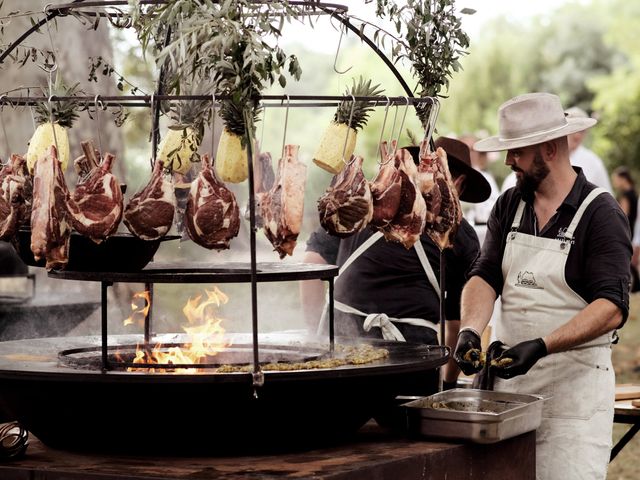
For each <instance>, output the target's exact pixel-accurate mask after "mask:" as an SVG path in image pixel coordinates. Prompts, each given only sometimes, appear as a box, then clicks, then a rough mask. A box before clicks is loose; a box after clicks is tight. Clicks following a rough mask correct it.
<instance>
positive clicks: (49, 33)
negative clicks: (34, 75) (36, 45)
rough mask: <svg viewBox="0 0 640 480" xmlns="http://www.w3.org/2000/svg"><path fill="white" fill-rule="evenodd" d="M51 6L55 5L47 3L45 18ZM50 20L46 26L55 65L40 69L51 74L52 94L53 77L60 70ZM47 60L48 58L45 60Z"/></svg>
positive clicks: (44, 65) (41, 66)
mask: <svg viewBox="0 0 640 480" xmlns="http://www.w3.org/2000/svg"><path fill="white" fill-rule="evenodd" d="M51 5H53V4H52V3H47V4H46V5H45V6H44V9H43V11H44V16H45V17H47V16H48V15H49V8H51ZM49 22H50V20H47V22H46V25H47V34H48V36H49V43H50V44H51V54H52V55H53V65H52V66H51V67H48V66H47V65H46V63H44V62H43V63H42V65H39V64H37V65H38V67H40V68H41V69H42V70H43V71H45V72H46V73H48V74H49V93H51V75H52V74H53V73H54V72H55V71H56V70H58V56H57V55H56V47H55V45H54V44H53V35H52V34H51V26H50V25H49ZM45 60H46V58H45Z"/></svg>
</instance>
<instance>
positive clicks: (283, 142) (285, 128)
mask: <svg viewBox="0 0 640 480" xmlns="http://www.w3.org/2000/svg"><path fill="white" fill-rule="evenodd" d="M285 96H286V97H287V109H286V110H285V112H284V133H283V135H282V157H281V158H284V147H285V144H286V143H285V142H286V140H287V124H288V123H289V106H290V104H291V99H290V98H289V94H286V95H285ZM282 101H283V102H284V99H283V100H282Z"/></svg>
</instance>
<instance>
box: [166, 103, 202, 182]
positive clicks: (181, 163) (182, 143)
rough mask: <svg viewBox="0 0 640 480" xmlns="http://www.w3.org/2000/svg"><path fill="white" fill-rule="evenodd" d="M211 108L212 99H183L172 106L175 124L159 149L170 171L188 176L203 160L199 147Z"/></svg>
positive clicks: (170, 126) (172, 117) (171, 126)
mask: <svg viewBox="0 0 640 480" xmlns="http://www.w3.org/2000/svg"><path fill="white" fill-rule="evenodd" d="M210 106H211V101H210V100H182V101H180V102H179V103H178V104H177V105H176V106H175V107H172V110H171V120H172V124H171V125H169V130H168V131H167V132H166V133H165V135H164V137H163V138H162V141H161V142H160V145H159V147H158V159H160V160H162V162H163V164H164V165H165V167H166V168H167V169H171V170H173V171H174V172H178V173H182V174H185V173H187V172H188V171H189V169H190V168H191V164H192V163H193V162H199V161H200V155H199V153H198V148H199V147H200V143H201V142H202V137H203V135H204V121H205V118H206V116H207V113H208V112H209V111H210Z"/></svg>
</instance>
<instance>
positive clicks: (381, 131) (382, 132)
mask: <svg viewBox="0 0 640 480" xmlns="http://www.w3.org/2000/svg"><path fill="white" fill-rule="evenodd" d="M385 98H386V99H387V104H386V105H385V107H384V118H383V119H382V130H380V139H379V140H378V150H379V153H380V160H381V161H380V162H378V165H386V164H387V163H389V161H390V160H389V159H387V160H385V159H384V158H382V149H381V148H380V145H382V137H383V136H384V129H385V127H386V126H387V115H389V105H391V99H390V98H389V97H387V96H386V95H385Z"/></svg>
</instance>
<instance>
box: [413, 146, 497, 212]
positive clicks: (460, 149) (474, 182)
mask: <svg viewBox="0 0 640 480" xmlns="http://www.w3.org/2000/svg"><path fill="white" fill-rule="evenodd" d="M434 144H435V148H438V147H440V148H442V149H443V150H444V151H445V152H446V153H447V160H448V162H449V169H450V170H452V171H453V172H456V173H457V174H458V175H465V176H466V179H465V187H464V191H463V192H462V195H460V200H462V201H463V202H469V203H481V202H484V201H485V200H486V199H488V198H489V196H490V195H491V185H489V182H488V181H487V179H486V178H484V175H482V173H480V172H479V171H478V170H476V169H475V168H473V167H472V166H471V154H470V152H469V147H468V146H467V144H466V143H464V142H461V141H460V140H456V139H455V138H449V137H439V138H438V139H437V140H436V141H435V142H434ZM404 148H405V149H406V150H408V151H409V152H410V153H411V156H412V157H413V160H414V161H416V162H419V160H420V147H418V146H416V145H414V146H410V147H404ZM453 172H452V175H453Z"/></svg>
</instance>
